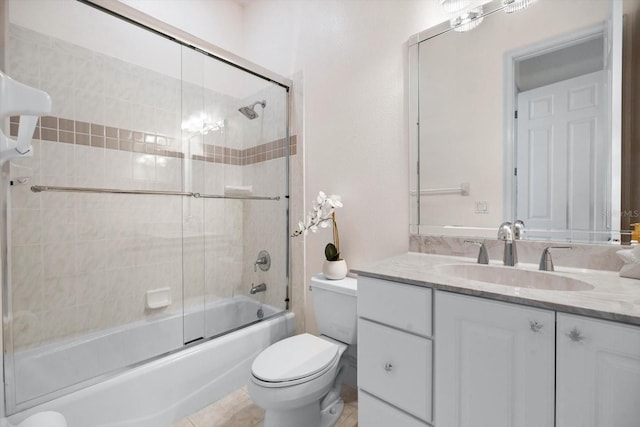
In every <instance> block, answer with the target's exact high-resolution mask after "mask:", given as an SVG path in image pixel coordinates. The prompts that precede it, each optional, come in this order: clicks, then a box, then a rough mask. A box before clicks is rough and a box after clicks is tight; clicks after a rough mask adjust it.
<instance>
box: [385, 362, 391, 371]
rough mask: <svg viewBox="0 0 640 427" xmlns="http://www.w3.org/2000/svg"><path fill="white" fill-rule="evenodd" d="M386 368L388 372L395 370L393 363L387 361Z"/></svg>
mask: <svg viewBox="0 0 640 427" xmlns="http://www.w3.org/2000/svg"><path fill="white" fill-rule="evenodd" d="M384 370H385V371H387V372H391V371H392V370H393V365H392V364H391V363H390V362H387V363H385V364H384Z"/></svg>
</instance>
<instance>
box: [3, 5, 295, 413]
mask: <svg viewBox="0 0 640 427" xmlns="http://www.w3.org/2000/svg"><path fill="white" fill-rule="evenodd" d="M76 1H77V2H79V3H82V4H85V5H87V6H90V7H93V8H95V9H97V10H100V11H102V12H104V13H107V14H109V15H112V16H113V17H115V18H117V19H120V20H123V21H125V22H128V23H130V24H133V25H136V26H138V27H140V28H143V29H145V30H147V31H150V32H151V33H153V34H156V35H158V36H161V37H163V38H166V39H169V40H171V41H173V42H175V43H177V44H178V45H180V46H183V47H187V48H190V49H192V50H195V51H197V52H199V53H201V54H203V55H205V56H207V57H210V58H213V59H216V60H218V61H221V62H223V63H225V64H228V65H230V66H232V67H234V68H237V69H239V70H241V71H244V72H247V73H249V74H251V75H253V76H256V77H259V78H261V79H263V80H266V81H268V82H271V83H274V84H276V85H277V86H280V87H282V88H284V89H285V92H286V94H285V108H286V117H285V127H286V129H285V145H286V149H285V187H284V193H285V194H284V198H285V199H286V208H285V218H284V220H285V221H286V227H285V230H286V236H285V254H286V256H285V275H286V277H285V286H286V289H285V301H284V302H285V308H284V310H283V311H282V312H280V313H277V314H275V315H273V316H269V317H265V318H264V319H262V320H266V319H268V318H273V317H274V316H279V315H282V314H285V313H286V312H287V311H288V310H289V300H290V290H291V262H290V258H291V254H290V240H289V235H290V208H291V203H290V197H289V195H290V194H289V193H290V182H289V180H290V177H289V174H290V163H289V162H290V156H291V146H290V144H291V135H290V133H291V132H290V122H291V88H292V86H293V82H292V80H291V79H289V78H286V77H284V76H281V75H279V74H277V73H275V72H273V71H270V70H268V69H266V68H264V67H262V66H260V65H258V64H255V63H253V62H251V61H248V60H246V59H244V58H242V57H240V56H238V55H235V54H233V53H231V52H229V51H227V50H225V49H222V48H220V47H218V46H216V45H214V44H211V43H209V42H207V41H205V40H202V39H200V38H198V37H195V36H193V35H191V34H189V33H187V32H185V31H183V30H180V29H179V28H176V27H174V26H171V25H169V24H167V23H165V22H162V21H160V20H158V19H156V18H154V17H152V16H150V15H147V14H145V13H143V12H141V11H139V10H137V9H135V8H133V7H130V6H128V5H126V4H123V3H120V2H113V1H109V0H76ZM8 8H9V4H8V1H7V0H0V21H1V24H0V27H1V31H2V35H0V43H2V51H1V52H2V53H0V69H2V70H5V69H6V64H5V55H6V51H7V37H6V34H7V32H8V24H9V18H8V17H9V13H8ZM2 127H4V124H3V126H2ZM1 172H2V175H3V176H2V177H0V192H1V193H0V224H1V225H0V226H1V227H2V230H1V231H0V267H1V271H0V286H1V288H2V289H1V291H2V323H3V326H2V345H3V348H2V350H3V383H4V387H2V388H1V389H0V393H2V395H1V396H0V417H1V416H8V415H13V414H15V413H18V412H20V411H23V410H26V409H29V408H32V407H34V406H37V405H40V404H42V403H45V402H48V401H50V400H53V399H56V398H58V397H61V396H64V395H67V394H69V393H72V392H74V391H77V390H81V389H83V388H85V387H88V386H90V385H94V384H98V383H100V382H102V381H104V380H106V379H109V378H112V377H114V376H116V375H119V374H122V373H123V372H127V371H129V370H131V369H134V368H136V367H138V366H141V365H144V364H147V363H149V362H152V361H154V360H158V359H161V358H163V357H166V356H168V355H171V354H174V353H177V352H180V351H183V350H184V349H187V348H190V347H193V346H197V345H199V344H201V343H204V342H207V341H210V340H212V339H215V338H218V337H220V336H221V335H224V334H221V335H215V336H211V337H205V338H204V339H202V340H198V341H196V342H194V343H191V344H185V345H184V346H183V347H181V348H178V349H176V350H173V351H170V352H168V353H163V354H159V355H156V356H154V357H151V358H149V359H145V360H143V361H140V362H138V363H134V364H133V365H127V366H123V367H121V368H119V369H116V370H114V371H111V372H109V373H106V374H102V375H99V376H97V377H93V378H90V379H87V380H85V381H82V382H80V383H78V384H74V385H71V386H68V387H65V388H63V389H60V390H56V391H54V392H51V393H48V394H46V395H44V396H41V397H37V398H34V399H31V400H29V401H27V402H21V403H17V402H16V401H15V378H13V375H14V356H13V355H14V346H13V318H12V304H11V271H10V267H11V264H10V262H9V258H10V255H11V253H10V251H9V243H10V241H11V237H10V233H11V229H10V224H11V212H10V196H9V189H10V187H9V178H8V176H9V173H8V172H9V166H8V163H6V164H5V165H3V166H2V167H1ZM253 323H257V322H253ZM253 323H251V324H253ZM246 326H250V324H249V325H244V326H242V327H241V328H243V327H246ZM241 328H234V329H232V330H230V331H227V332H225V334H227V333H231V332H234V331H236V330H238V329H241Z"/></svg>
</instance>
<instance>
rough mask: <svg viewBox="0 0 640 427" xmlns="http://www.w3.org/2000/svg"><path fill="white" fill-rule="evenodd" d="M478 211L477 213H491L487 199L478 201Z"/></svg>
mask: <svg viewBox="0 0 640 427" xmlns="http://www.w3.org/2000/svg"><path fill="white" fill-rule="evenodd" d="M476 213H477V214H488V213H489V202H487V201H484V200H482V201H476Z"/></svg>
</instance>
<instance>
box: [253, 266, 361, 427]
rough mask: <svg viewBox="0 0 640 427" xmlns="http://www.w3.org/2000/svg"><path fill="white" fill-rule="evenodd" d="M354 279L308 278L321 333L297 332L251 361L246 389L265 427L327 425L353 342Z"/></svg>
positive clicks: (338, 406) (337, 405)
mask: <svg viewBox="0 0 640 427" xmlns="http://www.w3.org/2000/svg"><path fill="white" fill-rule="evenodd" d="M356 283H357V282H356V279H352V278H350V277H347V278H345V279H342V280H326V279H325V278H324V277H323V276H322V275H321V274H320V275H316V276H314V277H313V278H312V279H311V297H312V299H313V308H314V311H315V316H316V321H317V323H318V329H319V331H320V333H321V335H320V337H316V336H314V335H310V334H301V335H296V336H293V337H290V338H286V339H284V340H282V341H278V342H277V343H275V344H272V345H271V346H269V347H268V348H266V349H265V350H263V351H262V353H260V354H259V355H258V357H256V359H255V360H254V361H253V365H252V366H251V381H250V382H249V394H250V395H251V398H252V399H253V401H254V402H255V403H256V404H257V405H258V406H260V407H262V408H263V409H264V410H265V416H264V427H331V426H333V425H334V424H335V423H336V421H337V420H338V418H340V414H341V413H342V408H343V407H344V402H343V400H342V396H341V389H342V379H343V377H344V375H345V369H346V367H347V366H346V363H345V361H344V360H343V358H342V355H343V354H344V352H345V350H346V349H347V347H348V345H349V344H355V343H356V336H357V334H356V333H357V327H356V325H357V315H356V306H357V304H356V301H357V300H356V295H357V286H356Z"/></svg>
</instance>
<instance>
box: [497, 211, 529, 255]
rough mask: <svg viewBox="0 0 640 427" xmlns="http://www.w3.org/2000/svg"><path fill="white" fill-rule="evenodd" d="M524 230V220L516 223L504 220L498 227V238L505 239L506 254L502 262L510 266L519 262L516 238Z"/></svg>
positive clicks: (518, 237) (517, 238)
mask: <svg viewBox="0 0 640 427" xmlns="http://www.w3.org/2000/svg"><path fill="white" fill-rule="evenodd" d="M523 231H524V222H522V221H520V220H517V221H516V222H515V223H514V224H511V223H510V222H503V223H502V224H500V227H499V228H498V240H504V255H503V257H502V262H503V263H504V265H508V266H510V267H513V266H515V265H516V264H518V249H517V247H516V240H519V239H520V237H521V236H522V233H523Z"/></svg>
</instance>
